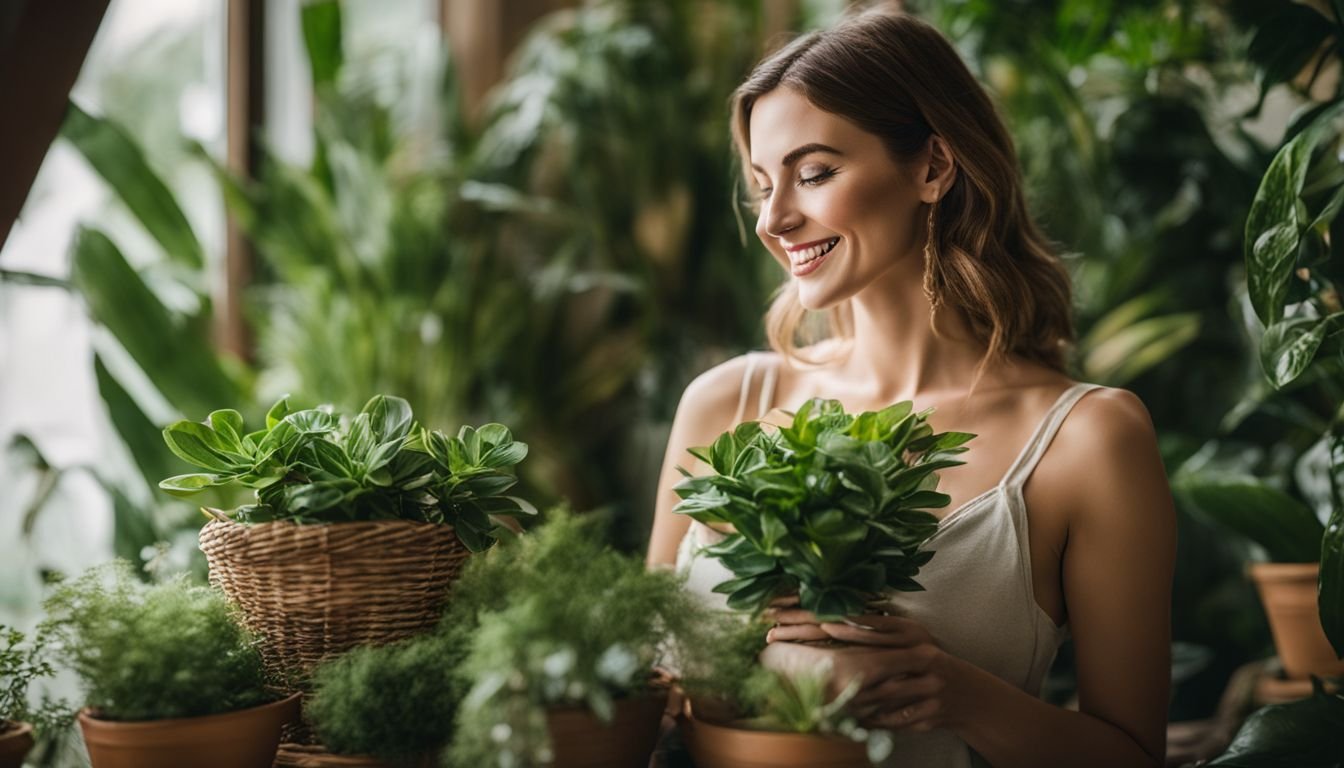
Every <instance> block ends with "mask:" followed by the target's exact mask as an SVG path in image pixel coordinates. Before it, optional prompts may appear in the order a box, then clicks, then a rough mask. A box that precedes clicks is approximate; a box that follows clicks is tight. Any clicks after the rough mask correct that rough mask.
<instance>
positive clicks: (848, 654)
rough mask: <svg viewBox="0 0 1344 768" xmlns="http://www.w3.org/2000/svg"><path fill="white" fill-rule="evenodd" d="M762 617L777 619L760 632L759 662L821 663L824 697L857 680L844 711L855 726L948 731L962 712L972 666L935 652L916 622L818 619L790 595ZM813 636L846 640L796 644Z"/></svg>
mask: <svg viewBox="0 0 1344 768" xmlns="http://www.w3.org/2000/svg"><path fill="white" fill-rule="evenodd" d="M766 615H767V616H768V617H769V618H772V619H774V620H775V621H776V622H778V624H777V626H775V627H774V628H773V629H771V630H770V632H769V634H768V635H767V636H766V640H767V641H768V642H769V643H770V646H769V647H767V648H766V650H765V652H764V653H763V654H762V661H763V662H764V663H765V664H766V665H767V666H771V667H773V668H777V669H779V668H782V669H783V670H784V671H786V672H789V671H796V670H798V669H800V668H803V667H806V666H815V665H816V664H820V663H827V662H829V663H830V665H831V693H832V695H838V694H839V693H840V692H841V691H843V690H844V689H845V688H846V687H848V686H849V685H850V684H851V683H852V682H853V681H854V680H856V679H857V680H858V681H859V692H858V694H857V695H855V697H854V698H853V699H851V700H850V702H849V708H850V710H851V711H852V712H853V714H854V715H855V717H857V718H858V719H859V722H860V723H861V724H862V725H864V726H866V727H870V728H888V729H892V730H901V729H909V730H912V731H929V730H933V729H934V728H954V727H956V726H957V724H958V723H959V721H960V719H961V718H962V717H963V715H964V712H965V710H966V702H968V701H969V700H970V696H969V694H968V692H967V689H968V688H970V687H971V686H973V680H974V679H975V676H974V675H973V674H967V671H968V668H970V669H974V667H972V665H970V664H969V663H967V662H965V661H962V660H961V659H958V658H956V657H955V656H952V655H951V654H949V653H947V652H945V651H943V649H942V648H941V647H939V646H938V643H937V641H936V640H934V638H933V636H932V635H930V634H929V632H928V630H927V629H925V628H924V626H923V625H921V624H920V623H919V622H917V621H914V620H913V619H907V618H902V617H899V616H879V615H865V616H854V617H851V618H848V619H845V620H844V621H842V622H818V621H817V619H816V617H815V616H813V615H812V614H811V613H809V612H807V611H804V610H801V609H799V608H797V607H796V600H795V601H793V602H792V603H790V602H788V601H781V602H778V603H777V604H776V606H775V607H773V608H771V609H770V610H769V611H768V612H767V614H766ZM816 640H839V641H843V642H845V643H849V645H837V646H816V645H801V644H800V643H802V642H807V641H816Z"/></svg>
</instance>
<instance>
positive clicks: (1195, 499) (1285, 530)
mask: <svg viewBox="0 0 1344 768" xmlns="http://www.w3.org/2000/svg"><path fill="white" fill-rule="evenodd" d="M1173 490H1175V491H1176V492H1177V494H1178V495H1179V496H1180V497H1181V498H1183V499H1185V500H1186V501H1188V502H1189V503H1191V504H1193V505H1194V506H1195V507H1196V508H1197V509H1198V510H1199V511H1200V512H1202V513H1203V514H1204V515H1206V516H1207V517H1209V518H1210V519H1213V520H1215V521H1217V522H1218V523H1219V524H1221V525H1224V526H1226V527H1228V528H1230V529H1231V530H1233V531H1236V532H1237V533H1239V534H1241V535H1242V536H1245V537H1247V538H1248V539H1250V540H1251V541H1254V542H1255V543H1257V544H1259V545H1260V546H1262V547H1264V548H1265V550H1266V551H1267V552H1268V553H1269V556H1270V558H1271V559H1272V560H1273V561H1274V562H1279V563H1312V562H1317V559H1318V558H1319V557H1320V554H1321V537H1322V535H1323V534H1324V527H1323V526H1322V525H1321V523H1320V521H1319V520H1317V519H1316V514H1315V513H1314V512H1312V511H1311V510H1310V509H1309V508H1307V507H1306V506H1305V505H1304V504H1303V503H1302V502H1300V501H1298V500H1297V499H1295V498H1293V497H1292V496H1289V495H1288V494H1286V493H1284V492H1283V491H1280V490H1278V489H1276V488H1271V487H1269V486H1267V485H1265V484H1263V483H1260V482H1257V481H1256V480H1254V479H1251V478H1228V479H1218V478H1209V479H1201V478H1193V479H1188V480H1179V481H1177V482H1176V483H1173Z"/></svg>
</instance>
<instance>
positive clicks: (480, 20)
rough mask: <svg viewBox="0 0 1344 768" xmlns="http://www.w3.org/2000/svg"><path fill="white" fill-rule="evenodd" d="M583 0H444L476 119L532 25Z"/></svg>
mask: <svg viewBox="0 0 1344 768" xmlns="http://www.w3.org/2000/svg"><path fill="white" fill-rule="evenodd" d="M576 3H577V0H440V2H439V24H440V26H442V28H443V35H444V37H445V38H446V39H447V40H448V46H449V49H450V52H451V54H452V57H453V63H454V66H455V67H456V68H457V77H458V82H459V84H460V85H461V88H462V98H463V102H464V103H463V107H464V108H465V109H466V114H467V119H468V121H469V122H471V123H473V124H477V123H479V121H480V120H481V119H482V118H483V117H484V114H483V108H484V106H485V97H486V95H487V94H488V93H489V92H490V89H491V88H493V87H494V86H495V84H496V83H498V82H499V81H500V79H501V78H503V76H504V66H505V63H506V62H507V61H508V58H509V56H510V55H511V54H512V53H513V49H514V48H515V47H517V45H518V43H519V42H520V41H521V40H522V39H523V36H524V35H525V34H527V30H528V29H529V28H530V27H531V26H532V24H533V23H534V22H535V21H536V20H537V19H539V18H541V17H542V16H544V15H546V14H547V13H550V12H551V11H555V10H559V9H561V8H567V7H572V6H574V5H575V4H576Z"/></svg>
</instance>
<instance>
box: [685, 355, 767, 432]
mask: <svg viewBox="0 0 1344 768" xmlns="http://www.w3.org/2000/svg"><path fill="white" fill-rule="evenodd" d="M753 354H757V353H748V354H745V355H738V356H737V357H734V358H732V359H729V360H725V361H724V362H722V363H719V364H718V365H716V366H714V367H713V368H710V369H708V370H706V371H704V372H703V373H701V374H700V375H699V376H696V377H695V378H694V379H692V380H691V383H690V384H688V385H686V390H685V392H683V393H682V395H681V404H680V405H679V406H678V407H677V418H678V419H681V418H682V417H683V415H684V416H686V417H687V418H691V419H693V420H695V421H717V422H719V423H721V424H723V425H724V428H726V426H727V422H728V421H729V420H731V419H732V417H733V414H734V413H736V411H737V403H738V400H739V399H740V396H741V393H742V381H743V379H744V378H745V377H746V375H747V370H748V367H749V366H751V365H752V362H751V358H752V355H753ZM759 359H760V358H758V362H756V363H755V364H756V365H760V364H761V363H760V362H759Z"/></svg>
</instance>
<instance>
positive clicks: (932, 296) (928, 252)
mask: <svg viewBox="0 0 1344 768" xmlns="http://www.w3.org/2000/svg"><path fill="white" fill-rule="evenodd" d="M937 205H938V204H937V203H929V222H928V225H927V227H926V228H925V229H926V232H927V235H926V238H925V240H924V297H925V298H927V299H928V300H929V313H930V315H932V314H933V310H935V309H937V307H938V295H937V294H936V293H934V290H933V209H934V208H935V207H936V206H937Z"/></svg>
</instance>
